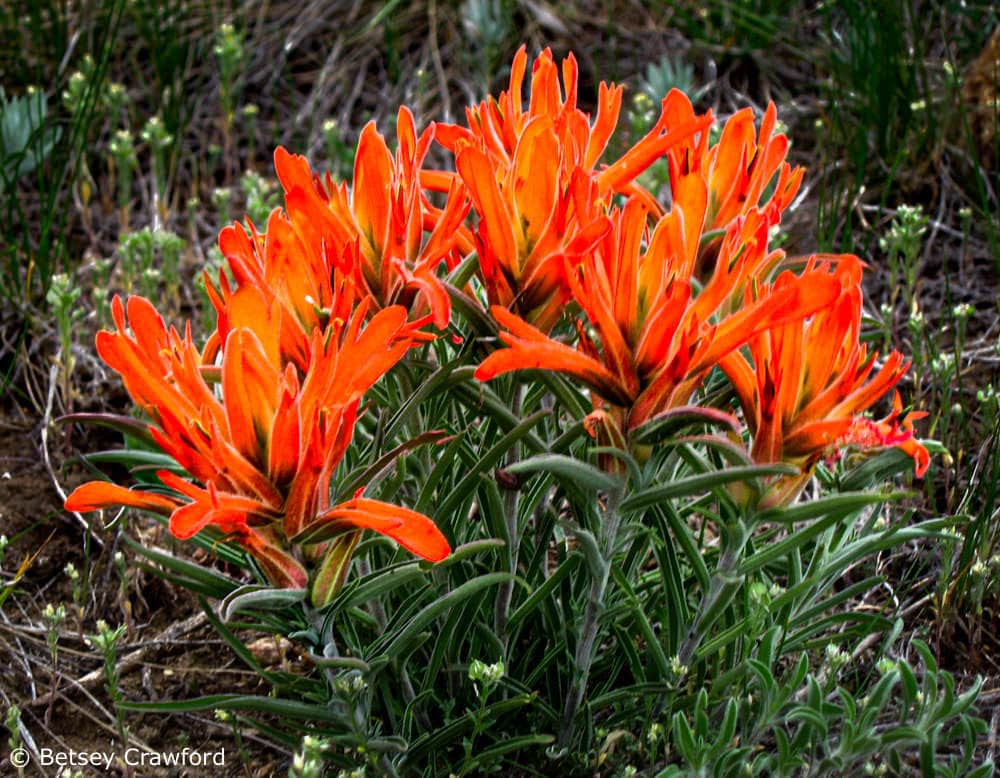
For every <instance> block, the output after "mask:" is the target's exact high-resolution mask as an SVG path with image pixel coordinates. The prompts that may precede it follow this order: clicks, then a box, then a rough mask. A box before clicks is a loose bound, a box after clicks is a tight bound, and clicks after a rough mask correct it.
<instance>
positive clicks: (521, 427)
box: [435, 410, 550, 516]
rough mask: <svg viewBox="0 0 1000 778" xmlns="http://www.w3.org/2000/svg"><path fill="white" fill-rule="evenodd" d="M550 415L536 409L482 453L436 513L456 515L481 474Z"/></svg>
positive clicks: (474, 487) (473, 489)
mask: <svg viewBox="0 0 1000 778" xmlns="http://www.w3.org/2000/svg"><path fill="white" fill-rule="evenodd" d="M549 415H550V414H549V411H547V410H541V411H536V412H535V413H533V414H531V415H530V416H528V418H526V419H524V420H523V421H521V422H520V423H519V424H517V426H515V427H514V429H512V430H511V431H510V432H508V433H507V434H506V435H504V436H503V437H502V438H501V439H500V440H499V441H497V443H496V444H495V445H493V446H492V447H491V448H490V449H488V450H487V451H485V452H484V453H482V454H481V455H480V456H479V458H478V460H477V462H476V464H475V465H473V466H472V467H470V468H469V472H468V473H466V475H465V476H464V477H463V478H462V480H461V481H459V482H458V484H456V485H455V488H454V489H452V491H451V493H450V494H449V495H448V496H447V497H446V498H445V499H444V500H443V501H442V502H441V505H440V506H439V507H438V509H437V510H436V511H435V513H436V514H437V515H439V516H452V515H454V513H455V511H456V510H457V508H458V506H459V505H461V504H462V502H463V501H464V500H465V499H466V498H467V497H468V496H469V495H471V494H472V492H473V491H475V489H476V487H477V486H478V484H479V478H480V476H481V475H482V474H483V473H484V472H486V471H487V470H488V469H490V468H491V467H494V466H495V465H496V464H497V463H498V462H499V461H500V459H501V458H502V457H503V455H504V454H506V453H507V451H509V450H510V449H511V447H513V446H514V444H515V443H517V442H518V441H521V440H523V439H525V438H527V437H529V435H530V433H531V429H532V428H533V427H534V426H535V425H536V424H538V423H539V422H540V421H542V419H545V418H547V417H548V416H549Z"/></svg>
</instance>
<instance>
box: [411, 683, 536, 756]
mask: <svg viewBox="0 0 1000 778" xmlns="http://www.w3.org/2000/svg"><path fill="white" fill-rule="evenodd" d="M534 703H535V695H534V694H518V695H516V696H512V697H510V698H509V699H506V700H499V701H497V702H494V703H492V704H490V705H487V706H486V707H485V708H484V709H483V711H482V712H481V713H480V711H478V710H477V711H469V712H468V713H465V714H464V715H462V716H461V717H459V718H457V719H454V720H452V721H451V722H449V723H447V724H445V725H444V726H441V727H438V728H436V729H435V730H434V731H433V732H428V733H425V734H424V735H421V736H420V737H418V738H417V739H416V740H414V741H413V742H412V743H411V744H410V749H409V751H407V754H406V757H405V761H404V765H413V766H416V765H422V764H423V763H424V759H425V758H426V756H427V754H428V752H430V751H435V750H437V749H439V748H446V747H448V746H449V745H455V744H456V743H457V742H458V741H459V738H461V736H462V735H464V734H465V733H466V732H468V731H470V730H471V729H472V728H473V727H474V726H475V725H476V723H477V721H483V720H489V721H499V720H500V719H501V717H503V716H504V715H506V714H509V713H513V712H514V711H516V710H519V709H521V708H524V707H526V706H529V705H532V704H534Z"/></svg>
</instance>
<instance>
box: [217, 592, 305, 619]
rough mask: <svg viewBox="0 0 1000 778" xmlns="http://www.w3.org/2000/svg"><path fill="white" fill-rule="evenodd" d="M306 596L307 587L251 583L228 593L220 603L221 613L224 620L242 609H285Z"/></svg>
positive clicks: (301, 600) (302, 600)
mask: <svg viewBox="0 0 1000 778" xmlns="http://www.w3.org/2000/svg"><path fill="white" fill-rule="evenodd" d="M305 598H306V590H305V589H276V588H274V587H271V586H258V585H256V584H249V585H247V586H241V587H240V588H238V589H235V590H233V591H232V592H230V593H229V594H227V595H226V597H225V599H223V600H222V602H221V603H219V615H220V616H221V617H222V620H223V621H231V620H232V618H233V616H234V615H235V614H237V613H239V612H240V611H248V610H252V609H257V610H283V609H285V608H287V607H289V606H291V605H297V604H298V603H300V602H304V601H305Z"/></svg>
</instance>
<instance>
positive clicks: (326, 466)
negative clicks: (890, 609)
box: [66, 286, 450, 602]
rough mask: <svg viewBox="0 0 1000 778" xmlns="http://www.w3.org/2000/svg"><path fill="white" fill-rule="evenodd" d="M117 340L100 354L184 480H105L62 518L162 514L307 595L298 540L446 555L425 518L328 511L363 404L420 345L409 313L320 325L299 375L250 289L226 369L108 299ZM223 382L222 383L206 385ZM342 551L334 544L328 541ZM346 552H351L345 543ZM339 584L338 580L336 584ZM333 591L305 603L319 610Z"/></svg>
mask: <svg viewBox="0 0 1000 778" xmlns="http://www.w3.org/2000/svg"><path fill="white" fill-rule="evenodd" d="M113 313H114V319H115V325H116V330H115V331H114V332H101V333H99V334H98V337H97V349H98V352H99V353H100V355H101V357H102V358H103V359H104V360H105V361H106V362H107V363H108V364H109V365H110V366H111V367H112V368H114V369H115V370H117V371H118V372H119V373H120V374H121V375H122V378H123V379H124V381H125V386H126V388H127V389H128V391H129V393H130V394H131V395H132V397H133V399H134V400H135V402H136V403H137V404H138V405H139V406H140V407H141V408H142V409H143V410H144V411H145V412H146V413H147V414H148V415H149V416H150V418H151V419H152V421H153V425H152V426H151V427H150V433H151V434H152V436H153V438H154V440H155V441H156V442H157V444H158V445H159V446H160V447H161V448H162V449H163V451H164V452H165V453H167V454H168V455H170V456H171V457H172V458H173V459H174V460H175V461H176V462H177V463H178V464H179V465H180V466H181V467H182V468H183V469H184V470H186V471H187V473H188V474H189V475H190V478H182V477H180V476H178V475H176V474H173V473H170V472H166V471H163V472H160V473H159V474H158V475H159V477H160V480H161V481H162V482H163V484H164V486H165V487H167V488H169V489H170V490H172V491H171V493H169V494H164V493H160V492H148V491H147V492H143V491H130V490H127V489H123V488H122V487H120V486H114V485H111V484H108V483H105V482H93V483H89V484H84V485H83V486H81V487H79V488H78V489H77V490H76V491H74V492H73V493H72V494H71V495H70V497H69V499H68V500H67V502H66V508H67V510H78V511H85V510H95V509H97V508H102V507H108V506H111V505H129V506H134V507H141V508H146V509H149V510H152V511H156V512H159V513H162V514H164V515H169V516H170V530H171V532H172V533H173V534H174V535H175V536H177V537H178V538H189V537H191V536H193V535H195V534H196V533H198V532H199V531H200V530H202V529H204V528H205V527H207V526H214V527H216V528H218V529H219V530H221V531H222V532H223V533H225V534H227V535H230V536H232V538H233V539H234V540H236V541H237V542H239V543H240V544H242V545H243V546H244V547H245V548H246V549H247V550H248V551H249V552H250V553H251V554H252V555H253V557H254V558H255V559H256V560H257V561H258V562H259V563H260V565H261V567H262V569H263V570H264V571H265V573H266V574H267V576H268V577H269V579H270V580H271V581H272V582H273V583H275V584H276V585H279V586H296V587H302V586H305V585H306V584H307V581H308V573H307V572H306V568H305V567H304V563H305V562H307V561H309V556H310V555H309V554H308V553H303V552H300V551H299V550H297V549H296V544H297V543H300V542H301V539H302V538H303V537H310V538H312V541H311V542H317V541H316V538H317V537H318V536H319V535H320V530H321V529H323V530H324V535H323V540H329V539H330V538H336V537H337V536H339V535H341V534H343V533H347V532H353V531H359V530H363V529H374V530H376V531H378V532H381V533H382V534H384V535H386V536H388V537H390V538H393V539H394V540H397V541H398V542H399V543H401V544H402V545H404V546H405V547H406V548H408V549H410V550H411V551H413V552H414V553H416V554H418V555H420V556H422V557H424V558H425V559H430V560H433V561H437V560H440V559H442V558H444V557H445V556H447V554H448V553H449V552H450V549H449V547H448V543H447V541H446V540H445V538H444V536H443V535H442V534H441V533H440V531H439V530H438V529H437V527H436V526H435V525H434V524H433V522H432V521H431V520H430V519H429V518H427V517H426V516H423V515H422V514H418V513H414V512H413V511H408V510H406V509H403V508H400V507H398V506H394V505H390V504H388V503H383V502H379V501H377V500H369V499H365V498H361V497H360V495H354V497H353V499H350V500H348V501H347V502H346V503H342V504H341V505H338V506H331V505H330V483H331V478H332V476H333V474H334V471H335V470H336V468H337V465H338V464H339V463H340V461H341V459H342V458H343V456H344V454H345V452H346V449H347V446H348V444H349V443H350V441H351V438H352V435H353V431H354V421H355V416H356V414H357V409H358V404H359V402H360V399H361V396H362V394H363V393H364V392H365V391H366V390H367V389H369V388H370V387H371V386H372V385H373V384H374V383H375V382H376V381H377V380H378V379H379V378H380V377H381V376H382V375H383V374H384V373H385V372H386V371H387V370H388V369H389V368H391V367H392V366H393V365H394V364H395V363H396V362H398V361H399V359H401V358H402V356H403V355H404V354H405V353H406V351H407V349H409V348H410V347H411V346H412V345H413V343H414V342H415V341H418V340H420V339H421V334H420V333H419V332H418V331H417V328H418V327H419V326H420V325H422V324H423V323H424V322H422V321H419V322H407V314H406V310H405V309H404V308H402V307H399V306H393V307H390V308H386V309H384V310H382V311H380V312H378V313H376V314H375V315H374V316H372V317H371V318H370V320H369V321H368V323H367V325H364V326H363V322H364V321H365V319H366V315H367V305H366V304H365V303H362V304H361V305H360V306H359V307H358V308H357V309H356V310H354V311H353V313H351V314H350V316H349V318H347V319H346V321H345V320H341V319H336V320H332V321H330V322H329V323H328V324H327V325H326V326H325V327H324V328H322V329H321V328H319V327H317V328H315V329H314V330H313V331H312V333H311V335H310V337H309V339H308V341H307V343H306V345H305V353H304V357H303V358H304V366H303V367H301V368H300V366H298V365H297V364H296V363H295V362H294V361H289V360H287V359H285V357H284V354H283V352H282V350H281V347H280V339H281V335H280V327H275V326H273V322H275V321H276V320H278V319H280V317H281V315H283V313H282V308H281V302H280V300H277V299H275V298H274V297H273V296H272V295H266V294H264V293H263V292H262V291H260V290H259V289H257V288H256V287H253V286H247V287H244V288H242V289H240V290H238V291H236V292H234V293H232V294H231V296H230V298H229V300H228V304H227V307H226V314H227V326H228V328H229V330H228V333H227V335H226V337H225V339H224V341H223V342H222V348H221V354H222V357H221V369H220V370H218V371H214V370H213V368H206V366H205V365H204V364H203V355H202V354H201V353H199V351H198V349H197V348H196V347H195V346H194V344H193V343H192V341H191V336H190V331H188V332H186V333H185V335H184V336H183V337H182V336H180V335H179V334H178V333H177V331H176V330H174V329H172V328H171V329H169V330H168V329H167V327H166V326H165V324H164V322H163V320H162V318H161V317H160V316H159V314H157V312H156V311H155V309H154V308H153V306H152V305H151V304H150V303H149V302H148V301H147V300H145V299H143V298H139V297H133V298H131V299H130V300H129V301H128V323H129V324H130V325H131V330H132V332H131V333H129V331H128V330H127V328H126V320H125V309H124V307H123V306H122V303H121V301H120V300H119V299H117V298H116V299H115V301H114V304H113ZM210 372H219V373H220V374H221V382H220V386H218V387H213V386H212V385H211V384H209V382H208V381H207V380H206V374H207V373H210ZM334 546H335V547H336V543H335V544H334ZM352 547H353V546H352ZM341 580H342V579H341ZM332 593H333V592H332V591H330V590H329V589H323V590H322V591H317V589H316V585H315V581H314V586H313V598H314V601H317V602H325V601H327V600H328V598H329V596H331V595H332Z"/></svg>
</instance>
